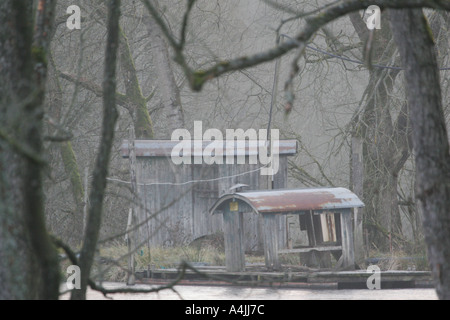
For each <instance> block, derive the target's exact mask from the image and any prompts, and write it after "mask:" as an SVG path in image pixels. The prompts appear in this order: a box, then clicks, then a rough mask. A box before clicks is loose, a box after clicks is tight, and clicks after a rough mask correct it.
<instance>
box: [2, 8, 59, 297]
mask: <svg viewBox="0 0 450 320" xmlns="http://www.w3.org/2000/svg"><path fill="white" fill-rule="evenodd" d="M55 4H56V1H42V0H41V1H39V2H38V7H37V12H36V19H35V17H33V8H32V5H33V2H30V1H25V0H14V1H12V0H5V1H2V2H1V3H0V57H1V59H0V70H1V73H0V97H1V98H0V99H1V101H0V130H1V134H0V135H1V138H0V140H3V141H2V142H0V151H1V152H0V170H1V172H0V174H1V177H0V182H1V184H0V283H1V286H0V299H58V295H59V267H58V259H57V254H56V250H55V247H54V246H53V244H52V242H51V240H50V237H49V235H48V233H47V229H46V226H45V213H44V195H43V189H42V169H43V166H44V163H45V161H44V160H43V152H42V124H43V114H44V108H43V105H44V98H45V84H46V80H47V52H48V48H49V37H48V36H49V34H50V33H51V28H52V23H53V17H54V10H55ZM33 21H36V24H35V25H33V24H32V22H33Z"/></svg>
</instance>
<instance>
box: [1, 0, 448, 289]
mask: <svg viewBox="0 0 450 320" xmlns="http://www.w3.org/2000/svg"><path fill="white" fill-rule="evenodd" d="M44 2H45V1H44ZM113 2H114V1H111V3H110V2H109V1H100V0H99V1H82V0H81V1H77V3H74V2H73V1H48V2H45V3H46V4H45V5H44V8H46V7H45V6H52V10H54V12H53V13H52V14H53V15H54V19H53V20H54V24H52V26H50V25H46V22H45V21H44V23H43V25H42V29H43V30H45V31H44V34H45V35H46V36H45V37H47V38H45V39H44V40H45V41H48V43H45V41H44V44H45V45H48V47H45V46H44V48H43V49H42V50H44V51H45V57H43V58H44V59H45V63H44V64H45V66H46V68H47V69H48V72H47V74H46V77H47V79H46V81H45V84H46V88H45V91H44V92H45V94H44V93H43V94H44V96H41V99H42V105H43V116H42V128H41V130H42V131H41V135H42V138H43V142H42V149H40V150H39V153H38V154H39V155H42V157H43V159H42V161H44V162H45V163H46V164H47V165H45V166H44V167H43V169H42V174H43V180H42V183H43V184H42V193H43V194H44V195H45V196H44V197H43V198H42V200H43V203H42V206H43V209H44V213H45V221H46V225H47V228H48V231H49V233H51V234H53V235H55V236H56V237H58V238H59V239H60V240H61V241H62V242H63V243H65V244H68V245H70V246H71V247H72V248H73V250H74V251H75V252H76V251H78V250H81V251H82V250H83V249H82V248H81V247H80V246H81V244H82V242H83V237H84V233H83V228H84V225H83V223H84V222H85V223H87V224H89V222H87V221H83V218H82V217H83V216H86V214H87V213H86V212H84V211H85V210H88V209H86V208H85V202H86V200H90V201H89V203H90V206H91V204H92V200H93V199H92V195H93V193H91V194H90V195H89V193H90V192H92V190H93V189H94V190H100V191H101V190H102V188H101V187H100V188H97V186H96V185H95V184H94V183H95V181H96V179H95V174H96V169H98V165H99V162H98V160H97V159H98V154H97V153H98V150H99V144H100V145H102V143H103V142H104V140H102V139H103V138H104V137H105V132H103V131H102V129H104V128H105V123H102V119H103V121H104V119H105V116H104V114H103V112H104V110H105V109H106V108H107V107H108V105H107V103H106V102H105V99H106V98H107V93H108V92H107V91H106V89H107V87H106V86H105V85H104V79H105V75H104V69H105V64H106V62H107V61H106V58H107V56H106V55H105V54H104V52H105V51H104V50H105V49H104V48H105V43H106V42H107V36H108V35H110V33H111V29H110V27H109V25H108V23H110V20H108V10H109V11H112V6H113V4H112V3H113ZM379 2H380V5H381V4H382V1H379ZM400 2H405V3H407V1H400ZM411 2H414V1H411ZM8 3H9V1H5V2H4V4H3V6H5V8H6V7H7V6H8V5H9V4H8ZM34 3H35V4H36V6H34V8H26V9H24V12H25V13H26V12H28V11H30V10H32V9H34V10H37V11H38V13H37V14H38V16H39V14H45V12H43V13H39V10H40V9H42V8H41V3H42V1H35V2H34ZM147 3H149V2H147ZM443 3H444V5H442V8H445V9H446V7H445V1H444V2H443ZM73 4H76V5H78V6H79V7H80V8H81V12H82V24H81V29H80V30H70V29H68V28H67V26H66V22H67V19H68V17H69V16H68V14H67V13H66V9H67V7H69V6H70V5H73ZM333 4H334V3H331V4H330V3H329V2H327V1H314V2H311V1H278V2H276V3H275V2H272V1H258V0H255V1H238V0H227V1H220V2H219V1H206V0H204V1H202V0H199V1H181V0H180V1H158V2H157V3H153V2H152V8H154V9H155V10H157V12H158V14H159V15H158V17H159V19H156V18H155V16H152V15H151V14H150V13H151V12H149V11H151V10H149V8H148V6H146V1H143V2H138V1H133V2H128V1H127V2H123V3H122V5H121V7H120V11H121V15H120V16H121V18H120V23H118V25H117V34H116V37H117V41H118V43H119V45H118V50H117V57H116V59H115V60H116V61H117V70H116V76H115V78H116V84H115V88H113V89H114V90H113V89H112V88H109V89H110V90H113V91H114V92H115V94H114V97H109V98H110V100H109V101H110V103H114V104H117V106H118V107H117V122H116V123H115V124H114V133H113V134H112V135H110V136H109V138H112V136H113V137H114V139H113V140H111V141H110V142H111V147H112V149H111V150H110V163H109V166H108V168H107V169H108V171H107V172H104V173H103V178H105V179H109V180H107V181H108V183H107V185H106V184H105V186H106V189H105V190H104V193H103V195H102V196H103V197H104V199H102V200H101V202H102V203H103V208H102V209H101V211H102V212H103V217H102V219H101V224H99V225H100V226H101V229H100V230H99V231H100V233H99V235H98V239H99V240H100V244H101V245H102V246H105V247H110V246H111V245H112V246H114V245H123V233H124V231H125V228H126V226H127V217H128V210H129V208H130V206H131V205H132V202H133V194H132V190H131V188H130V185H129V184H127V183H122V182H128V181H130V170H129V164H128V161H127V160H124V159H123V158H122V157H121V154H120V147H121V144H122V142H123V140H127V139H129V138H130V128H133V131H134V132H135V135H136V138H137V139H170V135H171V132H172V131H173V130H174V129H178V128H187V129H191V128H192V126H193V123H194V121H198V120H202V121H203V122H204V124H205V125H207V126H208V127H210V128H218V129H221V130H225V129H228V128H243V129H248V128H261V127H262V128H265V127H267V125H268V121H269V115H270V106H271V103H273V102H275V104H274V109H273V123H272V127H273V128H277V129H280V132H281V135H282V137H283V138H289V139H292V138H294V139H297V141H298V143H299V152H298V155H297V156H296V157H295V158H292V159H291V160H290V163H289V187H291V188H302V187H323V186H344V187H348V188H350V189H352V190H354V191H355V192H356V193H357V194H358V196H360V198H361V199H362V200H363V202H364V203H365V204H366V207H365V209H364V221H363V222H364V230H365V234H364V242H365V249H366V254H370V252H371V251H376V252H377V253H387V254H395V253H401V254H405V255H420V254H422V255H424V254H425V251H426V249H425V247H426V244H425V235H424V232H423V228H422V221H423V214H424V213H423V212H422V208H421V206H420V205H419V202H418V201H417V195H416V192H415V190H417V186H416V184H417V178H416V177H417V169H416V168H417V164H416V162H415V161H414V156H415V154H416V153H417V150H414V149H413V142H412V141H413V132H412V127H411V118H410V111H409V110H408V108H409V105H408V103H407V97H406V93H407V90H406V89H405V82H406V81H407V79H405V73H404V72H403V71H402V70H400V69H401V68H399V67H398V66H401V65H402V60H401V56H400V55H399V52H401V50H400V49H399V47H397V45H396V43H398V41H396V39H395V34H394V33H393V32H392V31H391V28H390V26H391V25H392V23H390V21H389V19H388V14H384V12H383V14H382V28H381V30H376V31H375V32H374V33H371V32H369V30H368V29H367V27H366V25H365V23H364V20H363V17H362V15H363V14H364V12H363V10H360V11H355V10H353V11H352V13H350V14H348V15H345V16H342V17H340V18H338V19H336V20H334V19H333V21H331V22H330V23H327V24H322V25H321V26H320V27H318V28H317V32H313V35H312V36H311V37H310V38H309V39H308V43H307V46H306V45H305V46H304V47H303V48H302V50H298V49H292V48H297V47H301V44H295V43H294V45H292V42H294V41H295V40H294V41H293V40H292V39H293V38H295V37H296V35H297V33H298V31H299V30H302V29H308V24H309V23H310V21H309V20H308V19H306V18H308V16H314V14H316V13H317V12H318V11H317V12H316V10H318V8H320V7H323V6H325V7H324V8H325V9H327V8H328V7H332V6H333ZM116 5H118V4H117V3H116ZM438 5H440V4H439V3H438ZM438 5H436V7H437V8H438ZM53 6H54V7H53ZM191 6H192V7H191ZM405 6H406V4H405ZM431 6H432V5H431ZM13 9H14V10H18V9H17V8H13ZM187 10H188V11H187ZM5 12H7V11H6V9H5ZM186 12H188V13H189V16H188V15H187V14H186ZM425 14H426V16H427V19H428V25H429V28H430V29H431V32H432V34H433V40H434V43H435V55H436V58H437V66H439V67H448V66H450V61H449V60H450V59H449V49H450V46H449V43H448V41H449V38H450V35H449V32H450V31H449V26H450V14H449V13H448V11H447V12H446V11H444V10H431V9H430V10H428V9H427V10H425ZM29 16H33V13H32V12H29ZM186 17H189V20H188V23H186V24H184V22H185V20H184V19H185V18H186ZM305 17H306V18H305ZM2 18H5V17H3V16H2ZM5 19H6V18H5ZM36 21H37V22H39V19H37V20H36ZM319 22H320V21H319ZM164 27H165V28H164ZM184 27H185V28H184ZM45 28H48V30H47V29H45ZM180 28H181V29H182V30H181V36H179V32H180ZM38 30H40V29H38ZM50 30H51V31H50ZM48 31H50V32H48ZM2 35H4V33H2ZM31 38H32V37H31V35H29V37H28V38H27V39H28V40H30V39H31ZM397 40H398V39H397ZM2 41H4V40H2ZM35 41H37V40H35ZM296 41H299V40H296ZM277 43H278V44H279V45H280V46H283V44H284V45H285V47H283V48H284V49H283V50H284V51H285V52H283V56H281V55H279V56H276V57H275V58H279V61H278V63H279V72H276V67H275V60H276V59H269V58H268V59H267V63H263V64H259V63H258V64H257V65H256V63H255V66H251V68H250V67H246V66H245V64H243V65H244V67H237V68H235V70H233V71H234V72H233V73H224V74H221V73H220V72H216V73H217V74H215V73H214V72H213V73H212V74H211V75H210V76H209V78H207V79H206V78H205V79H206V80H207V82H206V81H205V82H206V83H205V84H203V80H205V79H201V77H199V79H200V80H201V81H200V80H199V79H196V78H195V77H193V74H192V73H190V72H191V71H192V70H213V69H214V67H215V66H216V63H218V64H220V62H221V61H233V59H234V58H236V56H240V57H249V60H250V59H251V57H253V55H254V54H256V53H258V52H267V50H269V49H271V48H273V47H275V46H276V45H277ZM288 47H289V50H288ZM36 48H37V47H36V46H35V45H34V46H33V48H32V49H33V50H34V51H33V54H34V55H36V56H38V57H40V54H39V52H38V53H37V54H36V50H38V49H36ZM46 48H47V49H48V50H47V49H46ZM300 53H301V54H302V55H300ZM2 54H5V53H4V52H2ZM173 58H175V59H173ZM187 66H190V68H192V70H187ZM297 66H298V70H297V69H296V67H297ZM34 70H36V68H35V69H34ZM294 70H295V71H294ZM439 74H440V87H441V94H442V101H443V103H442V109H443V114H444V119H443V120H445V123H446V124H447V128H448V124H449V123H450V114H449V113H450V105H449V103H448V101H449V95H450V81H449V80H450V76H449V75H450V71H448V69H447V70H441V71H440V73H439ZM194 75H195V76H199V75H201V74H200V73H196V74H194ZM39 80H42V78H39ZM196 81H197V82H198V83H197V86H196ZM274 82H278V86H275V88H274ZM41 85H42V84H41ZM2 89H3V90H7V87H6V86H3V87H2ZM192 89H194V90H192ZM199 89H201V90H199ZM274 89H275V90H274ZM24 90H25V89H24ZM195 91H199V92H195ZM273 93H274V94H273ZM5 96H6V95H5ZM274 97H275V101H273V100H272V99H274ZM2 105H6V104H5V103H3V104H2ZM102 106H103V108H102ZM109 107H112V106H111V105H110V106H109ZM4 110H7V109H4ZM2 112H5V114H8V111H3V109H2ZM4 119H7V117H5V118H4ZM22 120H23V121H27V119H26V118H24V119H22ZM16 121H17V120H16ZM0 124H1V125H2V127H1V129H2V131H1V133H2V148H7V147H5V144H7V143H8V139H6V138H7V137H9V136H10V133H9V132H10V131H11V130H12V129H9V128H10V127H14V125H13V126H11V123H6V124H5V123H0ZM5 128H6V129H5ZM444 129H445V128H444ZM5 132H6V134H4V133H5ZM30 132H33V128H31V129H30ZM5 137H6V138H5ZM447 139H448V136H447ZM447 142H448V141H447ZM356 146H358V148H360V153H361V155H362V158H363V170H362V172H361V174H360V176H358V175H356V174H355V172H354V170H353V169H354V168H353V164H352V161H351V160H352V154H353V153H354V152H355V148H356ZM15 150H16V151H17V148H16V149H15ZM19 151H22V153H24V152H25V155H27V153H26V149H25V151H24V150H23V149H21V148H20V147H19ZM447 153H448V150H447ZM28 156H29V154H28ZM13 158H14V157H12V158H8V157H6V158H5V159H3V160H2V162H1V164H2V166H1V168H5V167H7V165H8V163H10V161H13V160H12V159H13ZM37 160H40V159H37ZM34 161H35V162H36V159H34ZM35 165H36V164H35ZM38 165H39V166H40V164H39V161H38ZM445 165H447V164H444V165H443V166H445ZM12 171H13V170H12ZM444 172H445V170H444ZM447 173H448V171H447ZM86 178H87V179H86ZM444 178H446V176H445V175H444ZM4 179H5V181H6V179H7V178H4ZM98 179H99V180H98V181H100V180H101V179H100V178H98ZM85 180H86V181H87V183H86V181H85ZM30 181H31V180H30ZM120 181H122V182H120ZM447 181H448V180H447ZM3 185H4V186H6V185H9V184H6V183H5V184H3ZM86 187H87V188H86ZM419 189H420V188H419ZM2 192H3V194H5V190H3V191H2ZM18 192H19V191H18ZM30 192H31V193H32V191H30ZM88 195H89V196H88ZM9 196H10V195H9ZM9 196H8V197H9ZM4 203H7V201H5V202H4ZM5 207H6V206H5ZM88 207H89V206H88ZM98 223H99V222H98ZM111 235H118V236H117V238H116V239H114V240H115V241H113V242H103V240H104V239H106V238H111V237H110V236H111ZM95 242H96V241H95ZM95 245H97V244H96V243H95V244H94V246H95ZM447 268H448V266H447ZM86 281H87V279H86Z"/></svg>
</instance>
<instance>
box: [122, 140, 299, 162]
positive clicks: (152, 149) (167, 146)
mask: <svg viewBox="0 0 450 320" xmlns="http://www.w3.org/2000/svg"><path fill="white" fill-rule="evenodd" d="M180 142H181V141H171V140H136V141H135V152H136V157H170V156H171V153H172V149H173V148H174V147H175V146H177V145H178V144H179V143H180ZM211 143H212V141H200V143H199V145H201V146H202V147H201V150H200V148H197V147H196V142H195V141H192V142H191V150H190V153H189V154H188V155H190V156H193V157H197V156H202V155H203V151H204V150H205V148H206V147H208V146H210V145H211ZM242 145H243V144H242ZM211 147H212V146H210V148H211ZM278 149H279V152H278V154H279V155H286V156H288V155H295V154H297V141H296V140H280V141H279V148H278ZM216 151H217V152H218V153H217V154H216V156H217V155H226V154H227V153H228V152H230V151H231V152H233V154H234V155H235V156H238V155H245V156H249V155H258V152H259V148H258V141H256V140H252V141H249V140H246V141H245V147H244V148H242V147H241V144H240V142H239V141H235V143H234V146H232V147H231V148H230V146H228V145H227V144H226V142H223V147H222V148H217V149H216ZM121 154H122V157H123V158H128V156H129V147H128V141H124V142H123V143H122V147H121ZM188 155H187V156H188ZM180 156H184V154H180Z"/></svg>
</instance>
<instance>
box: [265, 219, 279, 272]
mask: <svg viewBox="0 0 450 320" xmlns="http://www.w3.org/2000/svg"><path fill="white" fill-rule="evenodd" d="M277 220H278V219H277V215H275V214H263V234H264V257H265V261H266V267H267V269H269V270H270V271H272V270H279V269H280V262H279V261H278V221H277Z"/></svg>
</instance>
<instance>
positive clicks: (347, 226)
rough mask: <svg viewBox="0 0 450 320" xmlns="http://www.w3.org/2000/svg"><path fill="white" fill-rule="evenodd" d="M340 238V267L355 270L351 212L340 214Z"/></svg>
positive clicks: (344, 211) (348, 210)
mask: <svg viewBox="0 0 450 320" xmlns="http://www.w3.org/2000/svg"><path fill="white" fill-rule="evenodd" d="M341 238H342V267H343V268H345V269H349V270H352V269H354V268H355V247H354V244H353V224H352V211H351V210H350V209H347V210H343V211H342V213H341Z"/></svg>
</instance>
